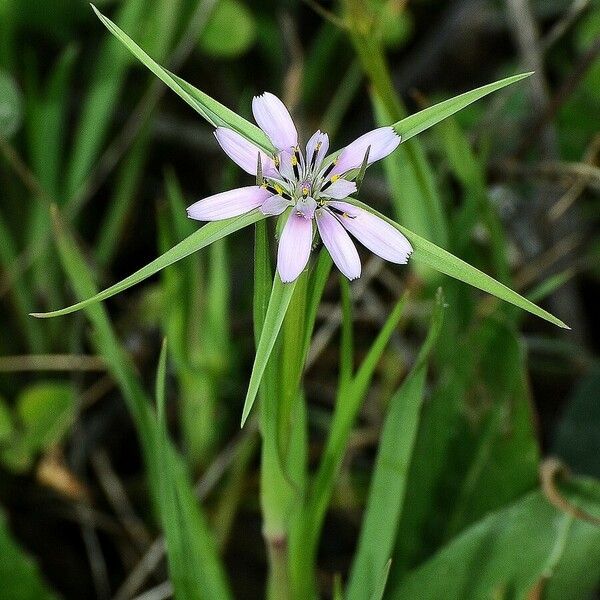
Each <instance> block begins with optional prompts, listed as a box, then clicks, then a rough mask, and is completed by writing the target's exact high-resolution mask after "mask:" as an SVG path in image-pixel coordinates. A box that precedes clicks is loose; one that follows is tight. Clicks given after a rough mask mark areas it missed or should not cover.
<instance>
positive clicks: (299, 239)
mask: <svg viewBox="0 0 600 600" xmlns="http://www.w3.org/2000/svg"><path fill="white" fill-rule="evenodd" d="M252 112H253V114H254V118H255V120H256V122H257V123H258V125H259V127H260V128H261V129H262V130H263V131H264V132H265V133H266V135H267V136H268V137H269V139H270V140H271V142H272V143H273V145H274V146H275V148H276V149H277V151H276V153H275V154H274V155H273V156H269V155H268V154H267V153H265V152H264V151H263V150H260V149H259V148H258V147H256V146H255V145H254V144H252V143H251V142H249V141H247V140H246V139H245V138H244V137H242V136H241V135H240V134H239V133H237V132H235V131H233V130H231V129H227V128H226V127H217V129H216V131H215V137H216V139H217V141H218V142H219V144H220V146H221V148H223V151H224V152H225V153H226V154H227V156H229V157H230V158H231V159H232V160H233V161H234V162H235V163H236V164H237V165H239V166H240V167H241V168H242V169H243V170H244V171H246V172H247V173H249V174H250V175H254V176H255V177H256V184H257V185H254V186H248V187H245V188H239V189H237V190H231V191H230V192H223V193H221V194H216V195H214V196H210V197H209V198H206V199H204V200H200V201H199V202H196V203H195V204H193V205H192V206H190V207H189V208H188V215H189V216H190V217H191V218H193V219H198V220H200V221H216V220H219V219H226V218H228V217H232V216H237V215H240V214H244V213H245V212H249V211H252V210H255V209H257V208H258V209H259V210H260V211H261V212H262V213H263V214H265V215H273V216H277V215H281V214H283V213H284V212H285V211H286V210H288V209H291V210H289V215H286V216H285V217H284V218H285V219H286V222H285V225H284V228H283V231H282V234H281V239H280V240H279V249H278V254H277V270H278V272H279V275H280V277H281V280H282V281H283V282H284V283H288V282H291V281H294V280H295V279H296V278H297V277H298V276H299V275H300V273H302V271H303V270H304V269H305V268H306V265H307V264H308V260H309V258H310V251H311V248H312V245H313V240H314V237H315V234H316V233H317V232H318V235H319V236H320V238H321V240H322V242H323V244H324V245H325V247H326V248H327V250H328V251H329V253H330V254H331V258H332V259H333V262H334V263H335V264H336V266H337V267H338V269H339V270H340V271H341V272H342V273H343V274H344V275H345V276H346V277H347V278H348V279H356V278H357V277H359V276H360V273H361V264H360V258H359V256H358V251H357V249H356V246H355V245H354V242H353V241H352V239H351V237H350V235H352V236H353V237H354V238H356V239H357V240H358V241H359V242H360V243H361V244H362V245H363V246H365V247H366V248H368V249H369V250H371V251H372V252H374V253H375V254H378V255H379V256H381V257H382V258H384V259H386V260H389V261H390V262H395V263H400V264H404V263H406V262H407V260H408V257H409V256H410V254H411V252H412V247H411V245H410V243H409V241H408V240H407V239H406V238H405V237H404V236H403V235H402V234H401V233H400V232H399V231H398V230H396V229H395V228H394V227H392V226H391V225H389V224H388V223H386V222H385V221H384V220H382V219H380V218H379V217H377V216H375V215H373V214H371V213H370V212H367V211H365V210H364V209H361V208H358V207H356V206H354V205H352V204H350V203H348V202H343V200H345V199H347V198H349V197H350V196H352V195H353V194H356V193H357V192H358V187H359V186H360V183H361V182H362V178H363V177H364V174H365V171H366V169H367V167H368V166H369V165H371V164H373V163H374V162H376V161H378V160H380V159H382V158H385V157H386V156H387V155H388V154H390V153H391V152H393V151H394V150H395V149H396V148H397V147H398V144H400V141H401V140H400V136H399V135H398V134H397V133H396V132H395V131H394V130H393V129H392V128H391V127H380V128H378V129H374V130H373V131H369V132H368V133H365V134H364V135H362V136H361V137H359V138H358V139H356V140H355V141H354V142H352V143H351V144H349V145H348V146H346V147H345V148H344V149H343V150H342V151H341V152H340V154H339V156H338V157H337V158H334V157H329V158H327V152H328V151H329V136H328V135H327V134H326V133H323V132H322V131H316V132H315V133H314V134H313V135H312V136H311V138H310V139H309V140H308V142H307V143H306V149H305V150H306V153H305V154H304V153H303V152H302V151H301V149H300V146H299V144H298V132H297V130H296V126H295V125H294V121H293V120H292V117H291V115H290V113H289V111H288V110H287V108H286V107H285V105H284V104H283V102H282V101H281V100H279V98H277V97H276V96H274V95H273V94H270V93H268V92H265V93H264V94H262V95H260V96H256V97H255V98H254V99H253V101H252ZM315 224H316V226H315ZM349 234H350V235H349Z"/></svg>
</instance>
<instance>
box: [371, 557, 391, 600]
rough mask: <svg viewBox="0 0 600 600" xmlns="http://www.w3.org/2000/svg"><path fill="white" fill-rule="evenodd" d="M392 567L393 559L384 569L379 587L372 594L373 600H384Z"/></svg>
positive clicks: (389, 560)
mask: <svg viewBox="0 0 600 600" xmlns="http://www.w3.org/2000/svg"><path fill="white" fill-rule="evenodd" d="M391 566H392V559H391V558H390V559H388V561H387V562H386V563H385V566H384V567H383V572H382V573H381V576H380V577H379V581H378V582H377V587H376V588H375V590H374V591H373V593H372V594H371V600H383V594H384V593H385V586H386V584H387V580H388V575H389V574H390V567H391Z"/></svg>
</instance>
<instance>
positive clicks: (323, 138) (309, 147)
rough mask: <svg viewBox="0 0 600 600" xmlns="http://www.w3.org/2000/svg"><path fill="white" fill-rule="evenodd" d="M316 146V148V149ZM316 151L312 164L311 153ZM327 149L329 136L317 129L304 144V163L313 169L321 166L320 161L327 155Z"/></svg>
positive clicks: (316, 169)
mask: <svg viewBox="0 0 600 600" xmlns="http://www.w3.org/2000/svg"><path fill="white" fill-rule="evenodd" d="M317 146H318V150H317ZM315 150H316V151H317V153H316V156H315V162H314V165H313V164H312V159H313V154H314V153H315ZM328 150H329V136H328V135H327V134H326V133H322V132H321V131H319V130H317V131H316V132H315V133H314V134H313V135H312V137H311V138H310V140H308V142H307V144H306V164H307V165H308V166H309V167H311V166H312V168H313V169H314V171H318V170H319V168H320V167H321V163H322V162H323V159H324V158H325V156H326V155H327V151H328Z"/></svg>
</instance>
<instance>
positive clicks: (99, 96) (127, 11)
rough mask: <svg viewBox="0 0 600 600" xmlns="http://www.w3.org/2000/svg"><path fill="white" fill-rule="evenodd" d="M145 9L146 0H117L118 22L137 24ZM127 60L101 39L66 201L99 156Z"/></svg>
mask: <svg viewBox="0 0 600 600" xmlns="http://www.w3.org/2000/svg"><path fill="white" fill-rule="evenodd" d="M145 8H146V2H145V0H125V1H124V2H121V3H120V6H119V11H118V15H117V21H118V22H119V23H120V24H121V25H122V26H123V27H127V28H130V27H131V28H133V27H136V26H137V25H138V24H139V22H140V20H141V19H140V18H141V17H142V15H143V13H144V9H145ZM130 62H131V60H130V59H129V57H128V56H127V53H126V52H123V49H122V48H121V47H120V46H119V45H118V44H116V43H115V41H114V40H113V39H111V38H110V37H107V38H106V40H104V42H103V44H102V46H101V48H100V51H99V55H98V56H97V57H95V60H94V61H93V63H92V67H93V69H92V73H91V81H90V86H89V92H88V93H87V95H86V97H85V99H84V100H83V102H82V110H81V115H80V117H79V121H78V123H77V127H76V132H75V138H74V142H73V148H72V150H71V156H70V159H69V162H68V166H67V169H66V174H65V176H64V181H65V190H64V192H65V194H64V195H65V199H66V200H69V199H71V198H72V197H73V196H74V195H75V194H76V193H77V192H78V190H79V188H80V186H81V185H82V184H83V182H84V181H85V179H86V177H87V176H88V174H89V171H90V169H91V168H92V166H93V165H94V162H95V161H96V160H97V158H98V156H99V153H100V150H101V147H102V143H103V141H104V138H105V136H106V133H107V131H108V128H109V127H110V124H111V122H112V117H113V115H114V114H115V106H116V104H117V101H118V99H119V96H120V94H121V88H122V86H123V81H124V79H125V75H126V73H127V68H128V66H129V64H130Z"/></svg>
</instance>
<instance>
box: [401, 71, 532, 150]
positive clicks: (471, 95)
mask: <svg viewBox="0 0 600 600" xmlns="http://www.w3.org/2000/svg"><path fill="white" fill-rule="evenodd" d="M532 74H533V73H521V74H520V75H513V76H512V77H507V78H506V79H501V80H500V81H496V82H495V83H488V84H487V85H483V86H481V87H478V88H476V89H474V90H471V91H470V92H465V93H464V94H460V95H459V96H456V97H454V98H449V99H448V100H444V101H443V102H440V103H438V104H435V105H434V106H430V107H429V108H426V109H424V110H421V111H419V112H418V113H415V114H413V115H410V116H408V117H406V118H405V119H402V120H400V121H397V122H396V123H394V125H392V127H393V128H394V129H395V130H396V132H397V133H398V135H400V136H401V137H402V141H403V142H405V141H406V140H409V139H410V138H411V137H414V136H415V135H417V134H419V133H421V132H422V131H425V130H426V129H429V128H430V127H432V126H433V125H435V124H436V123H439V122H440V121H443V120H444V119H445V118H446V117H449V116H450V115H453V114H454V113H456V112H458V111H459V110H462V109H463V108H465V107H466V106H469V104H472V103H473V102H475V101H476V100H479V99H480V98H483V97H484V96H487V95H488V94H491V93H492V92H495V91H497V90H500V89H502V88H503V87H506V86H507V85H510V84H512V83H516V82H517V81H521V79H525V78H526V77H529V76H530V75H532Z"/></svg>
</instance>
